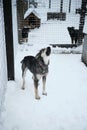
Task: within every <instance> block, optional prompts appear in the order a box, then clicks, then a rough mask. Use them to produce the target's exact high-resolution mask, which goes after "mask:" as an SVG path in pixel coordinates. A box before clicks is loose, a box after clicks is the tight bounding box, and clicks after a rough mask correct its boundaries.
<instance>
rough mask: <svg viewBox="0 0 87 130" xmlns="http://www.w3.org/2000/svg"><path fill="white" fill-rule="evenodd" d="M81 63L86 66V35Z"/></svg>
mask: <svg viewBox="0 0 87 130" xmlns="http://www.w3.org/2000/svg"><path fill="white" fill-rule="evenodd" d="M82 61H83V62H84V63H85V64H86V65H87V35H86V36H85V38H84V44H83V51H82Z"/></svg>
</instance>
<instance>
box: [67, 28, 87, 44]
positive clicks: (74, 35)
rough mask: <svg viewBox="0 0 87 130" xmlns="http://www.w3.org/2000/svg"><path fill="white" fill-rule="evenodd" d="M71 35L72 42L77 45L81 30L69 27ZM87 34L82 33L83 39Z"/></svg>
mask: <svg viewBox="0 0 87 130" xmlns="http://www.w3.org/2000/svg"><path fill="white" fill-rule="evenodd" d="M67 29H68V32H69V35H70V37H71V42H72V44H73V43H75V44H76V43H77V42H78V39H79V29H75V28H74V27H67ZM85 35H86V34H85V33H82V39H83V38H84V36H85Z"/></svg>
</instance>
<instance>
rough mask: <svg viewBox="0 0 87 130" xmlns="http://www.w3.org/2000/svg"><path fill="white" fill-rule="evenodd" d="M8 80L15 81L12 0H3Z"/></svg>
mask: <svg viewBox="0 0 87 130" xmlns="http://www.w3.org/2000/svg"><path fill="white" fill-rule="evenodd" d="M3 10H4V24H5V42H6V56H7V73H8V80H14V51H13V29H12V6H11V0H3Z"/></svg>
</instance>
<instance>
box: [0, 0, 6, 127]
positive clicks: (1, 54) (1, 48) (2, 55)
mask: <svg viewBox="0 0 87 130" xmlns="http://www.w3.org/2000/svg"><path fill="white" fill-rule="evenodd" d="M3 21H4V20H3V8H2V4H1V2H0V31H1V33H0V124H1V112H2V111H3V102H4V96H5V91H6V87H7V69H6V48H5V39H4V36H5V35H4V22H3ZM0 128H1V127H0Z"/></svg>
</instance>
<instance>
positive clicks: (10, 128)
mask: <svg viewBox="0 0 87 130" xmlns="http://www.w3.org/2000/svg"><path fill="white" fill-rule="evenodd" d="M13 12H14V9H13ZM15 17H16V16H15ZM45 18H46V16H44V17H43V16H42V20H43V21H42V24H41V27H40V28H39V29H34V30H32V31H31V32H29V37H28V43H24V44H22V45H17V46H16V45H15V46H16V47H15V46H14V47H15V81H8V83H7V91H6V95H5V102H4V106H5V110H4V111H3V113H2V122H0V130H87V67H86V66H85V65H84V64H83V63H82V62H81V56H82V54H81V53H82V46H80V47H78V48H72V49H66V48H63V49H62V48H58V47H56V48H52V47H51V48H52V54H51V57H50V66H49V74H48V77H47V83H46V88H47V93H48V94H47V96H43V95H42V82H41V81H40V84H39V95H40V97H41V99H40V100H35V98H34V86H33V80H32V74H31V73H30V72H29V71H28V72H27V74H26V89H25V90H22V89H21V86H22V77H21V63H20V61H21V60H22V58H23V57H24V56H26V55H36V53H37V52H38V51H39V50H40V49H42V48H43V47H46V46H49V44H70V43H71V40H70V36H69V34H68V31H67V26H74V27H75V28H78V27H79V24H78V23H79V15H75V14H68V15H67V19H66V21H57V20H53V21H52V20H50V21H46V19H45ZM14 19H15V18H13V20H14ZM86 23H87V18H86ZM15 27H16V26H15V25H14V29H15ZM84 30H87V29H86V24H85V28H84ZM16 37H17V36H16V35H15V38H16ZM16 40H17V39H16ZM16 40H15V41H16ZM15 44H17V43H15Z"/></svg>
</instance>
